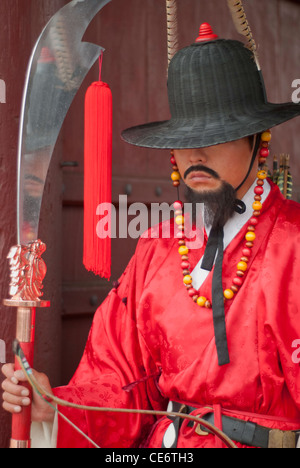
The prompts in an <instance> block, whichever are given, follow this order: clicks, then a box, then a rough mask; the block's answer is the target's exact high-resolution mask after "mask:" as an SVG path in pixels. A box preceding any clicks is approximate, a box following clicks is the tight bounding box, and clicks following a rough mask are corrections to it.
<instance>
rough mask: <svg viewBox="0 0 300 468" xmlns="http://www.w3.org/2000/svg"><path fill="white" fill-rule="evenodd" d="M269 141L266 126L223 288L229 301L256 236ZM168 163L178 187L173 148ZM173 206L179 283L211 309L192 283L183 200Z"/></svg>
mask: <svg viewBox="0 0 300 468" xmlns="http://www.w3.org/2000/svg"><path fill="white" fill-rule="evenodd" d="M270 141H271V132H270V131H269V130H268V131H266V132H264V133H262V135H261V144H260V150H259V171H258V173H257V181H256V187H255V189H254V194H255V196H254V203H253V205H252V208H253V214H252V217H251V218H250V220H249V221H248V228H247V233H246V236H245V245H244V247H243V250H242V256H241V258H240V261H239V262H238V264H237V270H236V274H235V277H234V278H233V280H232V284H231V286H230V287H229V288H228V289H225V290H224V300H226V301H230V300H232V299H234V297H235V295H236V294H237V292H238V291H239V289H240V288H241V287H242V285H243V282H244V279H245V275H246V272H247V270H248V262H249V260H250V257H251V255H252V249H253V246H254V242H255V239H256V234H255V231H256V227H257V225H258V222H259V217H260V215H261V210H262V203H261V200H262V195H263V193H264V188H263V186H264V181H265V179H266V178H267V175H268V174H267V171H266V170H264V169H263V167H264V165H265V163H266V159H267V157H268V156H269V154H270V150H269V143H270ZM171 164H172V166H173V173H172V175H171V179H172V181H173V186H174V187H176V188H177V189H178V187H179V185H180V179H181V176H180V174H179V172H178V167H177V165H176V160H175V158H174V152H173V151H171ZM173 207H174V210H175V224H176V226H177V228H178V232H177V235H176V237H177V238H178V245H179V248H178V252H179V255H180V256H181V268H182V271H183V283H184V285H185V287H186V289H187V292H188V295H189V296H190V297H191V299H192V300H193V301H194V302H195V303H196V304H197V305H198V306H199V307H205V308H206V309H211V308H212V304H211V302H210V301H209V300H208V299H207V298H206V297H204V296H202V295H201V293H200V291H197V290H196V289H195V288H194V287H193V278H192V276H191V271H190V263H189V249H188V247H187V245H186V236H185V233H184V230H185V219H184V212H183V203H182V202H181V201H176V202H175V203H174V204H173Z"/></svg>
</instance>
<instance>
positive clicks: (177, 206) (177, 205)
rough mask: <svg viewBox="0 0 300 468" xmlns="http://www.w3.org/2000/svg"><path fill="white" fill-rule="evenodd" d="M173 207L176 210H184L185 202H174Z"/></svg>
mask: <svg viewBox="0 0 300 468" xmlns="http://www.w3.org/2000/svg"><path fill="white" fill-rule="evenodd" d="M173 208H174V210H182V208H183V203H182V202H181V201H179V200H177V201H176V202H174V203H173Z"/></svg>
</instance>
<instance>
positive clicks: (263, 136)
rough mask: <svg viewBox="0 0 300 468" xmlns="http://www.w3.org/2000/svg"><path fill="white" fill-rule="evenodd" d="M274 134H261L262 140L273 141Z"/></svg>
mask: <svg viewBox="0 0 300 468" xmlns="http://www.w3.org/2000/svg"><path fill="white" fill-rule="evenodd" d="M271 139H272V135H271V132H264V133H263V134H262V136H261V141H268V142H269V141H271Z"/></svg>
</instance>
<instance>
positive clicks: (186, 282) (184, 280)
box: [183, 275, 193, 284]
mask: <svg viewBox="0 0 300 468" xmlns="http://www.w3.org/2000/svg"><path fill="white" fill-rule="evenodd" d="M183 282H184V284H192V282H193V278H192V277H191V275H186V276H185V277H184V278H183Z"/></svg>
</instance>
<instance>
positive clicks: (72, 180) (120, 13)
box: [0, 0, 300, 447]
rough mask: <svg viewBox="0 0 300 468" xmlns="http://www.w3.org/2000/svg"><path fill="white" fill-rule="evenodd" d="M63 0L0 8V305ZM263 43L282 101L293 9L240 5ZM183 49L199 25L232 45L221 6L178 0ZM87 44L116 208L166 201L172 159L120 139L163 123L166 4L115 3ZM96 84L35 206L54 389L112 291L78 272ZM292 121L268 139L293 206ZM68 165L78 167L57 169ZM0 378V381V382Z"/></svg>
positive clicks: (116, 261)
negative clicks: (43, 247) (25, 161)
mask: <svg viewBox="0 0 300 468" xmlns="http://www.w3.org/2000/svg"><path fill="white" fill-rule="evenodd" d="M66 3H68V2H67V1H63V0H26V2H25V1H24V0H1V2H0V26H1V27H0V46H1V55H0V80H1V79H2V80H4V81H5V83H6V103H0V141H1V145H0V186H1V197H0V271H1V275H0V298H1V297H2V298H4V297H6V295H7V291H8V268H7V261H6V255H7V252H8V250H9V248H10V246H11V245H13V244H14V243H15V239H16V232H15V184H16V149H17V136H18V123H19V122H18V117H19V112H20V103H21V96H22V88H23V82H24V75H25V70H26V66H27V62H28V59H29V56H30V52H31V49H32V47H33V45H34V43H35V41H36V39H37V37H38V35H39V33H40V31H41V29H42V27H43V26H44V25H45V24H46V22H47V21H48V20H49V19H50V17H51V16H52V15H53V14H54V13H55V12H56V11H57V10H58V9H59V8H60V7H61V6H63V5H64V4H66ZM245 7H246V9H247V12H248V18H249V21H250V24H251V25H252V29H253V33H254V36H255V38H256V41H257V42H258V45H259V50H260V57H261V64H262V67H263V71H264V75H265V81H266V85H267V89H268V96H269V100H270V101H273V102H284V101H290V99H291V94H292V91H293V89H292V88H291V84H292V82H293V80H295V79H300V67H299V63H300V45H299V39H298V31H299V24H300V5H299V3H298V2H291V1H287V0H252V1H251V2H247V3H246V2H245ZM178 21H179V39H180V46H181V47H183V46H185V45H188V44H190V43H192V42H193V41H194V39H195V38H196V36H197V33H198V28H199V25H200V23H202V22H206V21H207V22H210V23H211V24H212V26H213V28H214V30H215V32H216V33H217V34H219V36H220V37H224V38H237V39H239V36H238V35H237V34H236V32H235V30H234V27H233V25H232V21H231V18H230V15H229V12H228V9H227V5H226V1H225V0H210V1H205V0H202V1H201V0H178ZM85 39H86V40H89V41H91V42H95V43H98V44H100V45H102V46H103V47H105V49H106V51H105V54H104V62H103V72H102V78H103V80H104V81H107V82H108V83H109V84H110V86H111V89H112V92H113V99H114V142H113V144H114V147H113V199H114V202H115V203H116V205H117V202H118V196H119V194H126V193H130V195H129V196H128V202H129V203H131V202H134V201H139V202H144V203H151V202H162V201H167V202H171V201H172V200H174V197H175V194H174V191H173V188H172V186H171V184H170V182H169V173H170V167H169V155H168V152H165V151H155V150H147V149H139V148H135V147H131V146H129V145H127V144H126V143H124V142H123V141H122V140H121V138H120V133H121V131H122V130H123V129H124V128H126V127H129V126H131V125H136V124H140V123H144V122H147V121H153V120H164V119H167V118H168V117H169V111H168V106H167V98H166V69H167V48H166V14H165V0H112V1H111V3H110V4H108V5H107V6H106V7H105V8H104V9H103V11H102V12H101V13H100V15H98V16H97V18H95V20H94V21H93V23H92V24H91V25H90V27H89V29H88V31H87V33H86V36H85ZM97 77H98V70H97V66H95V67H94V68H93V70H91V72H90V73H89V76H88V77H87V79H86V80H85V83H84V85H83V86H82V89H81V90H80V92H79V93H78V95H77V96H76V98H75V101H74V103H73V105H72V107H71V109H70V112H69V114H68V116H67V119H66V121H65V124H64V127H63V130H62V132H61V135H60V137H59V141H58V143H57V146H56V150H55V153H54V156H53V162H52V164H51V168H50V172H49V177H48V181H47V186H46V189H45V198H44V202H43V210H42V219H41V231H40V237H41V238H42V239H43V240H44V241H45V242H46V243H47V247H48V250H47V253H46V255H45V260H46V262H47V266H48V275H47V280H46V282H45V297H46V298H47V299H50V300H51V303H52V305H51V308H50V309H49V310H47V311H44V310H43V311H41V312H38V320H37V342H36V359H35V366H36V367H37V368H38V369H39V370H42V371H45V372H47V373H48V374H49V375H50V378H51V381H52V383H53V385H60V384H64V383H66V382H67V381H68V379H69V378H70V377H71V375H72V373H73V371H74V369H75V368H76V365H77V363H78V360H79V359H80V356H81V354H82V351H83V347H84V343H85V340H86V338H87V334H88V330H89V327H90V324H91V320H92V317H93V314H94V312H95V309H96V307H97V305H99V304H100V303H101V301H102V300H103V299H104V297H105V296H106V294H107V292H108V290H109V288H110V287H111V285H110V284H108V283H107V282H106V281H104V280H100V279H99V278H97V277H95V276H94V275H93V274H91V273H88V272H86V271H85V269H84V267H83V266H82V261H81V259H82V216H83V100H84V93H85V91H86V89H87V87H88V85H89V84H90V83H91V82H92V81H93V80H96V79H97ZM298 127H299V120H295V121H293V122H290V123H287V124H284V125H283V126H281V127H280V128H278V129H276V130H274V132H273V136H274V138H273V143H272V148H273V152H277V153H281V152H287V153H290V154H291V160H292V167H293V175H294V183H295V190H294V197H295V199H298V197H299V194H300V163H299V161H300V160H299V155H298V146H299V143H300V141H299V132H298V131H297V130H298ZM65 161H76V162H77V163H78V166H77V167H62V164H61V163H63V162H65ZM135 244H136V241H135V240H131V239H127V240H126V239H119V240H114V241H113V256H112V280H115V279H117V278H118V276H119V275H120V274H121V273H122V271H123V270H124V268H125V266H126V264H127V262H128V260H129V259H130V256H131V255H132V253H133V251H134V247H135ZM14 322H15V320H14V314H13V312H12V311H10V310H8V309H6V308H4V307H3V306H0V340H3V341H4V342H5V343H6V346H7V360H8V361H9V360H11V359H12V355H11V352H10V347H11V342H12V339H13V337H14V327H15V323H14ZM0 381H1V379H0ZM9 420H10V419H9V416H7V415H6V414H5V413H4V412H3V411H2V410H0V447H5V446H7V442H8V438H9V431H10V428H9Z"/></svg>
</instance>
